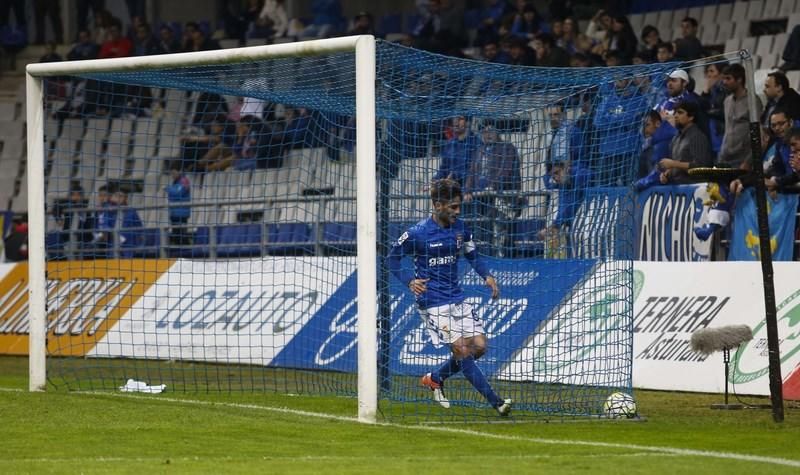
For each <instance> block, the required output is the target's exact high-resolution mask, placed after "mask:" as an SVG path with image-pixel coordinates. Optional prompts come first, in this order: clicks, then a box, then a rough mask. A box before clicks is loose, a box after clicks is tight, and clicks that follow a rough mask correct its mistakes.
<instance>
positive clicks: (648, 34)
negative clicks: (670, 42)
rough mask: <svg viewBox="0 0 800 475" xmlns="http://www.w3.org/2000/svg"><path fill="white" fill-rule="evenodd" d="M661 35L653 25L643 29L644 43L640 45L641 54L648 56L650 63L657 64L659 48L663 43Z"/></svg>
mask: <svg viewBox="0 0 800 475" xmlns="http://www.w3.org/2000/svg"><path fill="white" fill-rule="evenodd" d="M663 42H664V40H662V39H661V33H659V31H658V28H656V27H654V26H653V25H645V26H644V28H642V42H641V43H639V52H640V53H644V54H645V55H646V56H647V61H648V62H655V61H656V56H657V55H658V46H659V45H660V44H661V43H663Z"/></svg>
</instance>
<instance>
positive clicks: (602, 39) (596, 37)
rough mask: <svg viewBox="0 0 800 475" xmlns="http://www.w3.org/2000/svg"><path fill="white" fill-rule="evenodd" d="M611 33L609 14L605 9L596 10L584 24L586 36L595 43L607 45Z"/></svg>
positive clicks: (605, 46)
mask: <svg viewBox="0 0 800 475" xmlns="http://www.w3.org/2000/svg"><path fill="white" fill-rule="evenodd" d="M610 34H611V15H610V14H609V13H608V12H607V11H605V10H597V13H595V14H594V16H593V17H592V19H591V20H589V24H588V25H587V26H586V36H588V37H589V38H590V39H592V41H593V42H594V43H596V44H600V45H603V44H604V46H603V47H602V48H603V49H605V48H607V47H608V38H609V36H610Z"/></svg>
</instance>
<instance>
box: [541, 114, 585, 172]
mask: <svg viewBox="0 0 800 475" xmlns="http://www.w3.org/2000/svg"><path fill="white" fill-rule="evenodd" d="M546 114H547V116H548V118H549V119H550V143H549V144H548V146H547V154H546V160H545V167H546V168H547V170H550V169H551V168H552V167H553V165H554V164H555V163H557V162H566V161H570V160H571V159H572V154H573V153H574V152H576V151H577V150H579V149H580V140H581V133H580V131H579V130H577V129H576V127H575V125H574V123H573V122H572V121H570V120H568V119H566V118H565V117H564V106H562V105H561V104H556V105H553V106H550V107H548V108H547V109H546Z"/></svg>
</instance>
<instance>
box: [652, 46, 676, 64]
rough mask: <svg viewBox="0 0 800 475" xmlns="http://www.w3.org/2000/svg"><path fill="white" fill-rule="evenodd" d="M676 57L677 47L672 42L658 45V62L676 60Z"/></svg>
mask: <svg viewBox="0 0 800 475" xmlns="http://www.w3.org/2000/svg"><path fill="white" fill-rule="evenodd" d="M674 58H675V47H674V46H673V45H672V43H669V42H664V43H659V44H658V46H656V62H658V63H669V62H670V61H674Z"/></svg>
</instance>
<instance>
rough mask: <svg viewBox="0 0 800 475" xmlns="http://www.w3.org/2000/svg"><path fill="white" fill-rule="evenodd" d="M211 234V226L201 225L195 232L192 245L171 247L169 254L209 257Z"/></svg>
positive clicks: (171, 255)
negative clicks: (178, 247)
mask: <svg viewBox="0 0 800 475" xmlns="http://www.w3.org/2000/svg"><path fill="white" fill-rule="evenodd" d="M209 236H210V234H209V227H208V226H200V227H198V228H197V229H196V230H195V232H194V237H193V239H192V245H191V246H189V247H185V248H180V249H170V250H169V252H168V254H169V256H170V257H191V258H205V257H209V255H210V250H209Z"/></svg>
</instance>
